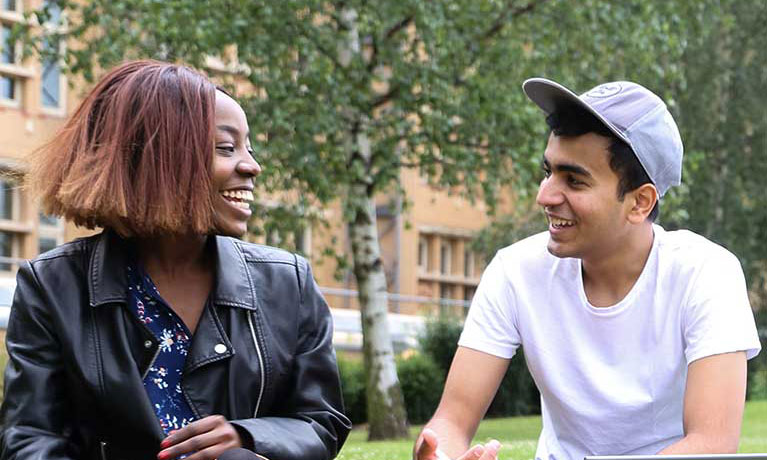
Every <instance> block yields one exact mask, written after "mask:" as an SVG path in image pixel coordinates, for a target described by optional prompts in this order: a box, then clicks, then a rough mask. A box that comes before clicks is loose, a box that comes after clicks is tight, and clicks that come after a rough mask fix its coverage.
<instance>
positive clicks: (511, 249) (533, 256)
mask: <svg viewBox="0 0 767 460" xmlns="http://www.w3.org/2000/svg"><path fill="white" fill-rule="evenodd" d="M548 241H549V232H541V233H537V234H535V235H531V236H528V237H527V238H525V239H522V240H519V241H517V242H516V243H514V244H511V245H509V246H506V247H505V248H502V249H500V250H498V253H497V254H496V258H497V259H499V261H500V262H501V263H502V264H503V266H504V268H505V269H507V270H511V269H514V268H520V269H523V270H525V271H535V270H537V269H548V268H549V267H551V266H552V265H553V264H555V263H557V261H559V260H561V259H558V258H556V257H554V256H553V255H551V253H550V252H549V250H548V249H547V246H548Z"/></svg>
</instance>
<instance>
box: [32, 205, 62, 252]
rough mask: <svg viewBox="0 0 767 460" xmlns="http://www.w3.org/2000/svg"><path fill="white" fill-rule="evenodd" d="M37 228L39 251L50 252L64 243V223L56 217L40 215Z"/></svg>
mask: <svg viewBox="0 0 767 460" xmlns="http://www.w3.org/2000/svg"><path fill="white" fill-rule="evenodd" d="M39 221H40V225H39V226H38V228H37V251H38V253H40V254H42V253H43V252H46V251H50V250H51V249H53V248H55V247H56V246H58V245H60V244H62V243H63V242H64V221H63V220H61V219H59V218H58V217H55V216H49V215H46V214H42V213H41V214H40V219H39Z"/></svg>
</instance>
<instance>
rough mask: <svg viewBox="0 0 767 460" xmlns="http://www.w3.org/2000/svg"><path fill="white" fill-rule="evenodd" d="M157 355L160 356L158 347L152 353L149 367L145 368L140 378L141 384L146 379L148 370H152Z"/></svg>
mask: <svg viewBox="0 0 767 460" xmlns="http://www.w3.org/2000/svg"><path fill="white" fill-rule="evenodd" d="M159 354H160V347H159V346H158V347H157V349H156V350H155V351H154V356H152V360H151V361H149V366H147V367H146V370H145V371H144V374H143V375H142V376H141V381H142V382H143V381H144V379H145V378H146V375H147V374H148V373H149V370H150V369H152V366H154V362H155V361H156V360H157V355H159Z"/></svg>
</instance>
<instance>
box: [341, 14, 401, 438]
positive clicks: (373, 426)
mask: <svg viewBox="0 0 767 460" xmlns="http://www.w3.org/2000/svg"><path fill="white" fill-rule="evenodd" d="M339 19H340V22H341V23H342V24H343V28H344V30H345V31H346V40H345V41H342V42H341V43H339V47H338V61H339V63H340V65H342V66H344V67H346V66H349V65H350V63H351V62H352V61H353V60H354V59H355V58H360V57H361V54H360V53H361V47H360V39H359V33H358V28H357V13H356V11H355V10H354V9H352V8H344V9H342V11H341V14H340V18H339ZM349 115H350V119H353V120H356V122H354V123H352V124H351V126H352V128H351V129H350V131H349V133H348V134H349V135H348V138H347V139H348V140H347V142H348V144H347V149H348V151H347V154H348V158H349V165H350V168H351V169H352V170H354V171H360V172H361V174H360V176H359V177H357V179H356V180H355V181H354V182H353V183H352V185H350V186H349V189H348V190H347V193H348V196H347V198H346V203H345V205H346V211H347V213H346V215H347V216H349V217H348V225H349V236H350V239H351V246H352V260H353V267H354V277H355V278H356V280H357V292H358V296H359V303H360V313H361V317H362V349H363V353H364V364H365V382H366V398H367V415H368V424H369V431H368V440H377V439H396V438H406V437H408V435H409V433H408V427H407V414H406V412H405V402H404V399H403V397H402V389H401V388H400V384H399V379H398V378H397V367H396V365H395V363H394V350H393V348H392V342H391V335H390V334H389V322H388V320H387V313H388V312H387V304H388V299H387V294H386V274H385V273H384V267H383V262H382V260H381V246H380V245H379V242H378V225H377V223H376V213H375V202H374V201H373V194H374V191H373V187H372V186H371V184H372V183H373V177H372V173H371V171H370V169H371V157H372V150H371V148H370V140H369V138H368V136H367V129H368V125H369V121H370V120H369V117H368V116H367V115H365V114H360V113H350V114H349Z"/></svg>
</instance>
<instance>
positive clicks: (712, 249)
mask: <svg viewBox="0 0 767 460" xmlns="http://www.w3.org/2000/svg"><path fill="white" fill-rule="evenodd" d="M656 229H660V231H661V240H660V245H659V250H660V251H661V254H663V255H665V256H666V257H668V258H670V259H671V260H673V261H677V262H679V263H685V264H696V265H697V264H700V263H704V262H706V261H714V260H732V259H737V258H736V257H735V255H734V254H733V253H731V252H730V251H729V250H727V249H726V248H725V247H723V246H721V245H719V244H717V243H715V242H713V241H711V240H709V239H708V238H706V237H704V236H702V235H698V234H697V233H695V232H693V231H691V230H673V231H665V230H662V228H660V227H657V226H656ZM656 231H657V230H656Z"/></svg>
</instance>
